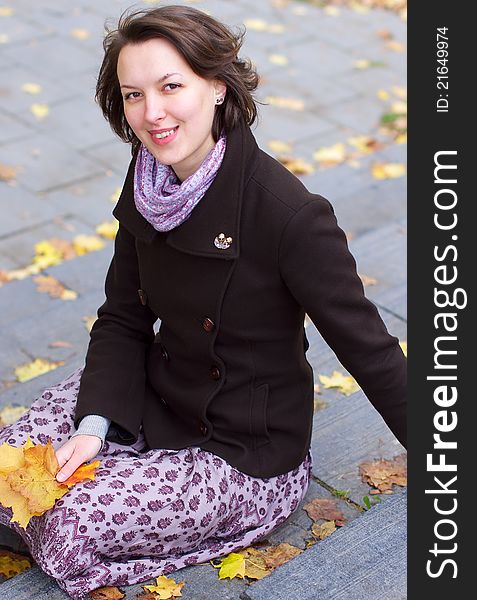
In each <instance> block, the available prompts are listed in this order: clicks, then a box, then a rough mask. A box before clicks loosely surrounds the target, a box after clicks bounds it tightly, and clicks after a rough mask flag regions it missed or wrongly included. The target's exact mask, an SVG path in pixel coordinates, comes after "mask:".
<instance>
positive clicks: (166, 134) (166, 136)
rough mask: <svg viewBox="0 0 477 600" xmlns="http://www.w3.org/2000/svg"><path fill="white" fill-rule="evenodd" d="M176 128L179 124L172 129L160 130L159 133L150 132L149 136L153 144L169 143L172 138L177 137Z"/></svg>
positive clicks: (177, 128)
mask: <svg viewBox="0 0 477 600" xmlns="http://www.w3.org/2000/svg"><path fill="white" fill-rule="evenodd" d="M178 130H179V125H177V126H176V127H173V128H172V129H168V130H167V131H161V132H160V133H150V136H151V139H152V142H153V143H154V144H156V145H159V146H163V145H164V144H170V143H171V142H172V140H174V139H175V138H176V137H177V131H178Z"/></svg>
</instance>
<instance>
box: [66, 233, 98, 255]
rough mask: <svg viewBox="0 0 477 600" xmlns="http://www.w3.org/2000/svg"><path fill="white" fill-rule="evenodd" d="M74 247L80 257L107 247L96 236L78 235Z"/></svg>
mask: <svg viewBox="0 0 477 600" xmlns="http://www.w3.org/2000/svg"><path fill="white" fill-rule="evenodd" d="M73 247H74V249H75V251H76V254H77V255H78V256H82V255H83V254H87V253H88V252H94V251H95V250H101V248H104V247H105V243H104V242H103V240H102V239H101V238H99V237H98V236H96V235H77V236H76V237H75V238H74V240H73Z"/></svg>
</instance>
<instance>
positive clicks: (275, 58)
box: [268, 54, 288, 67]
mask: <svg viewBox="0 0 477 600" xmlns="http://www.w3.org/2000/svg"><path fill="white" fill-rule="evenodd" d="M268 60H269V61H270V62H271V63H272V65H279V66H280V67H284V66H286V65H287V64H288V58H287V57H286V56H284V55H283V54H270V55H269V57H268Z"/></svg>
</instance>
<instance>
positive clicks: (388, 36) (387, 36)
mask: <svg viewBox="0 0 477 600" xmlns="http://www.w3.org/2000/svg"><path fill="white" fill-rule="evenodd" d="M376 35H377V36H378V37H380V38H381V39H382V40H392V38H393V37H394V36H393V34H392V33H391V32H390V31H389V30H388V29H380V30H379V31H376Z"/></svg>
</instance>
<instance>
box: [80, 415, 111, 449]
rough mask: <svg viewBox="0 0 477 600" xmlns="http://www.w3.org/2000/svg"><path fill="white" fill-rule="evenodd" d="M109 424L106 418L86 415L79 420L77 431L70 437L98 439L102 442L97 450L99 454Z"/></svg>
mask: <svg viewBox="0 0 477 600" xmlns="http://www.w3.org/2000/svg"><path fill="white" fill-rule="evenodd" d="M110 423H111V419H108V418H107V417H103V416H101V415H86V416H85V417H83V418H82V419H81V421H80V423H79V425H78V429H77V430H76V431H75V433H73V435H72V436H71V437H75V435H95V436H96V437H99V438H100V440H101V442H102V443H101V448H100V449H99V451H100V452H101V450H102V449H103V446H104V440H105V438H106V434H107V433H108V429H109V425H110Z"/></svg>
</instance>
